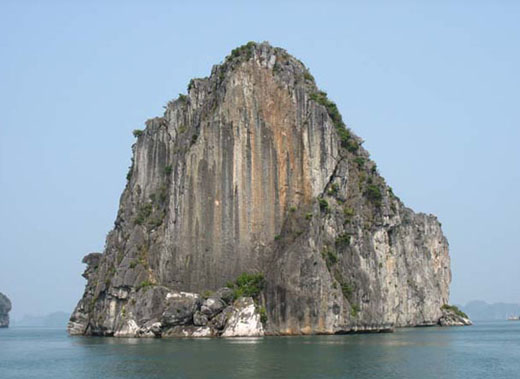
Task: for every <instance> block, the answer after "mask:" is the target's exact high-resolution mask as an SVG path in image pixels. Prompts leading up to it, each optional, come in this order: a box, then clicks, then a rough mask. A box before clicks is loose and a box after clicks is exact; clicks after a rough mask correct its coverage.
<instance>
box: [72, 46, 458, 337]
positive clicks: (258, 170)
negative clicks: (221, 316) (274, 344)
mask: <svg viewBox="0 0 520 379" xmlns="http://www.w3.org/2000/svg"><path fill="white" fill-rule="evenodd" d="M134 134H135V135H136V137H137V142H136V143H135V145H134V146H133V153H134V154H133V160H132V166H131V167H130V171H129V173H128V183H127V185H126V187H125V190H124V192H123V194H122V196H121V200H120V207H119V211H118V215H117V218H116V221H115V226H114V229H113V230H112V231H111V232H110V233H109V235H108V237H107V240H106V247H105V251H104V252H103V254H98V253H94V254H90V255H88V256H87V257H85V259H84V262H85V263H87V265H88V267H87V270H86V272H85V273H84V276H85V277H86V278H87V280H88V283H87V286H86V290H85V293H84V296H83V298H82V299H81V300H80V302H79V303H78V306H77V308H76V310H75V311H74V313H73V315H72V317H71V322H70V323H69V332H70V333H72V334H100V335H113V334H117V333H118V332H119V333H121V331H122V330H126V329H128V328H129V326H128V325H131V327H132V328H133V329H132V328H131V329H132V330H134V331H135V330H138V329H139V328H141V329H140V330H148V329H146V328H147V327H150V328H151V326H152V325H155V328H156V329H157V328H159V329H161V330H162V332H164V328H165V325H163V324H162V323H161V318H164V312H165V309H166V308H167V307H168V306H171V305H168V301H169V300H168V299H170V298H171V297H172V296H174V295H171V294H179V293H181V292H180V291H187V292H189V293H195V292H198V293H201V292H203V291H209V290H211V291H214V290H217V289H218V288H220V287H223V286H224V285H225V284H226V283H227V282H228V281H233V280H234V279H235V278H237V277H238V276H239V275H240V274H241V273H244V272H251V273H253V272H257V273H263V274H264V276H265V280H264V286H263V290H262V292H261V293H260V295H259V296H258V297H257V299H256V302H257V304H258V305H257V308H259V309H260V308H261V309H262V310H263V309H264V308H265V318H264V326H263V330H265V333H268V334H307V333H347V332H351V331H364V330H384V329H387V328H391V327H399V326H410V325H433V324H436V323H438V322H439V319H440V318H441V316H442V311H441V306H443V305H444V304H446V303H447V302H448V297H449V283H450V280H451V273H450V260H449V254H448V243H447V240H446V238H445V237H444V236H443V234H442V230H441V225H440V223H439V222H438V221H437V219H436V218H435V216H432V215H425V214H421V213H419V214H417V213H414V212H413V211H412V210H410V209H408V208H406V207H405V206H404V205H403V203H402V202H401V201H400V200H399V198H398V197H396V196H395V195H394V194H393V192H392V190H391V188H390V187H388V186H387V184H386V183H385V181H384V179H383V178H382V177H381V176H380V175H379V173H378V170H377V167H376V165H375V163H374V162H373V161H371V160H370V158H369V154H368V152H367V151H366V150H365V149H364V148H363V147H362V140H361V139H360V138H359V137H357V136H356V135H354V134H353V133H352V132H351V131H350V130H349V129H347V128H346V126H345V125H344V124H343V121H342V119H341V115H340V114H339V112H338V110H337V108H336V106H335V104H334V103H333V102H331V101H330V100H328V99H327V95H326V94H325V93H324V92H321V91H319V90H318V88H317V87H316V84H315V82H314V78H313V77H312V75H311V74H310V73H309V71H308V70H307V69H306V68H305V66H304V65H303V64H302V63H301V62H300V61H298V60H297V59H295V58H293V57H291V56H290V55H288V54H287V53H286V52H285V51H284V50H282V49H279V48H273V47H272V46H270V45H269V44H267V43H262V44H255V43H249V44H247V45H245V46H242V47H240V48H238V49H235V50H233V52H232V53H231V54H230V55H229V56H228V57H227V58H226V60H225V61H224V63H223V64H221V65H217V66H214V67H213V69H212V72H211V75H210V77H208V78H203V79H194V80H192V81H191V82H190V83H189V86H188V94H187V95H180V96H179V98H178V99H176V100H174V101H172V102H170V103H169V104H168V105H167V107H166V110H165V112H164V115H163V116H162V117H158V118H154V119H151V120H149V121H148V122H147V123H146V128H145V130H144V131H139V130H136V131H134ZM169 294H170V295H171V296H170V295H169ZM192 295H193V296H198V295H195V294H192ZM168 296H170V297H168ZM175 296H180V295H175ZM190 296H191V295H190ZM200 301H202V299H201V300H200ZM196 303H197V304H195V305H193V306H192V308H190V309H191V310H192V314H195V313H196V312H200V307H201V303H200V302H199V301H198V302H196ZM238 303H239V304H245V303H247V301H246V300H245V299H239V301H238ZM227 306H228V307H232V306H233V304H232V302H231V303H230V304H227ZM180 309H181V311H180V312H182V310H185V309H186V308H185V307H184V305H183V306H182V307H181V308H180ZM242 310H243V309H242ZM239 311H240V310H239ZM239 311H237V312H239ZM197 315H198V316H197V317H195V316H193V317H194V318H197V320H201V319H204V317H202V316H201V315H200V314H199V313H197ZM199 316H200V317H199ZM257 316H258V315H254V317H257ZM215 317H216V316H215ZM252 317H253V316H252ZM226 320H227V318H226ZM178 325H181V324H177V326H175V325H170V328H171V327H178ZM182 325H192V326H190V327H191V328H192V329H193V327H194V326H193V325H194V324H193V320H188V321H187V322H186V323H185V324H182ZM222 327H223V326H222ZM125 328H126V329H125ZM143 328H144V329H143ZM221 329H222V328H221ZM221 329H220V330H221ZM190 330H191V329H190ZM190 333H191V332H190ZM134 334H135V333H134ZM162 334H163V335H167V334H168V333H162ZM173 335H176V333H173ZM190 335H191V334H190Z"/></svg>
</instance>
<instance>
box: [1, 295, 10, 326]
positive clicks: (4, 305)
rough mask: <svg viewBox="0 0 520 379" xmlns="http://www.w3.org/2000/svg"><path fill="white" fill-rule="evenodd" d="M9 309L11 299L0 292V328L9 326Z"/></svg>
mask: <svg viewBox="0 0 520 379" xmlns="http://www.w3.org/2000/svg"><path fill="white" fill-rule="evenodd" d="M10 311H11V301H10V300H9V298H8V297H7V296H5V295H4V294H3V293H2V292H0V328H7V327H9V312H10Z"/></svg>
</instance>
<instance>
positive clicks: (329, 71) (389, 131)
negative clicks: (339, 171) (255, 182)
mask: <svg viewBox="0 0 520 379" xmlns="http://www.w3.org/2000/svg"><path fill="white" fill-rule="evenodd" d="M139 3H140V4H138V2H134V3H132V2H130V1H124V2H123V1H111V2H110V1H88V2H87V1H85V2H82V3H81V4H80V2H79V1H78V2H69V1H45V2H43V1H20V0H16V1H15V0H13V1H6V0H2V1H1V2H0V54H1V56H0V58H1V59H0V215H1V217H0V291H1V292H4V293H6V294H7V295H8V296H9V297H10V298H11V300H12V301H13V311H12V315H13V316H14V318H18V317H20V316H22V315H23V314H25V313H33V314H42V313H47V312H52V311H56V310H63V311H67V312H69V311H72V309H73V307H74V306H75V304H76V302H77V300H78V299H79V298H80V296H81V294H82V291H83V287H84V285H85V280H84V279H83V278H82V277H81V273H82V272H83V269H84V266H83V265H82V264H81V259H82V257H83V256H84V255H85V254H86V253H88V252H92V251H101V250H102V249H103V245H104V239H105V236H106V234H107V232H108V231H109V230H110V229H111V227H112V225H113V221H114V219H115V216H116V211H117V207H118V202H119V196H120V194H121V192H122V190H123V188H124V185H125V175H126V172H127V168H128V166H129V165H130V156H131V150H130V146H131V144H132V143H133V140H134V139H133V137H132V130H133V129H136V128H142V127H143V123H144V121H145V120H146V119H147V118H151V117H154V116H158V115H161V114H162V111H163V108H162V107H163V105H165V104H166V103H167V102H168V101H169V100H170V99H172V98H174V97H176V96H177V94H178V93H179V92H186V86H187V84H188V82H189V80H190V78H193V77H203V76H207V75H209V73H210V70H211V66H212V65H213V64H216V63H219V62H221V61H222V60H223V58H224V57H225V56H226V55H227V54H228V53H229V52H230V50H231V49H233V48H234V47H236V46H238V45H241V44H243V43H246V42H248V41H250V40H254V41H264V40H267V41H270V42H271V43H272V44H273V45H276V46H280V47H283V48H286V49H287V50H288V52H289V53H291V54H293V55H294V56H296V57H297V58H299V59H301V60H302V61H303V62H304V63H305V64H306V65H307V66H308V67H309V68H310V70H311V72H312V73H313V75H314V76H315V78H316V82H317V84H318V85H319V86H320V87H321V88H322V89H323V90H325V91H327V92H328V93H329V97H330V98H331V99H333V100H334V101H335V102H336V103H337V104H338V106H339V109H340V111H341V112H342V114H343V118H344V120H345V121H346V122H347V123H348V125H349V126H350V127H351V128H352V129H353V130H354V131H355V132H356V133H357V134H358V135H360V136H361V137H362V138H364V139H365V140H366V142H365V147H366V148H367V149H368V150H369V151H370V152H371V154H372V157H373V158H374V160H375V161H376V162H377V165H378V167H379V169H380V171H381V174H382V175H383V176H384V177H385V178H386V179H387V182H388V183H389V184H390V185H391V186H392V187H393V189H394V192H395V193H396V194H397V195H398V196H399V197H400V198H401V199H402V200H403V201H404V202H405V203H406V204H407V205H408V206H410V207H412V208H414V209H415V210H416V211H423V212H428V213H434V214H436V215H437V216H438V217H439V219H440V221H441V222H442V225H443V229H444V232H445V234H446V236H447V237H448V240H449V242H450V248H451V249H450V250H451V257H452V273H453V282H452V287H451V294H452V295H451V301H452V302H454V303H465V302H467V301H469V300H473V299H482V300H486V301H489V302H495V301H506V302H520V290H519V285H518V282H519V278H520V258H519V253H520V251H519V248H518V241H517V239H518V238H519V235H520V222H519V219H520V200H519V193H520V191H519V186H520V148H519V141H520V125H519V121H518V120H519V119H520V74H519V72H520V22H519V20H520V2H517V1H491V0H490V1H481V2H479V1H469V0H468V1H466V2H463V1H459V2H457V1H446V2H442V1H440V2H439V1H435V2H429V3H430V4H429V5H425V4H426V3H427V2H426V1H424V2H421V3H423V4H422V5H418V3H420V2H418V1H417V2H411V1H410V2H405V1H403V2H395V1H393V2H385V3H386V4H385V3H376V2H371V4H372V5H371V6H367V5H366V4H364V3H367V2H365V1H359V2H346V1H345V2H342V1H337V2H325V1H319V2H317V1H316V2H314V3H315V4H312V3H311V2H309V3H304V2H301V1H299V2H296V1H291V2H289V1H288V2H284V3H282V2H272V3H269V2H265V1H264V2H262V3H263V5H262V6H252V5H250V4H251V3H253V2H250V1H243V2H235V3H232V2H224V1H211V2H207V3H200V5H199V6H196V7H195V6H193V5H189V2H179V3H178V4H174V2H173V1H172V2H167V1H164V2H160V1H141V2H139ZM390 3H391V4H392V5H390Z"/></svg>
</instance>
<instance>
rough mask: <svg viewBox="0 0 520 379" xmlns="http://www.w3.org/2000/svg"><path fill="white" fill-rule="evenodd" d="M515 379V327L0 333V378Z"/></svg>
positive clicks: (518, 334) (519, 367)
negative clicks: (133, 334) (166, 335)
mask: <svg viewBox="0 0 520 379" xmlns="http://www.w3.org/2000/svg"><path fill="white" fill-rule="evenodd" d="M162 377H171V378H421V379H425V378H520V322H514V321H509V322H508V321H503V322H488V323H485V322H482V323H476V324H475V325H474V326H470V327H452V328H437V327H432V328H406V329H398V330H396V331H395V332H394V333H385V334H357V335H337V336H301V337H263V338H232V339H224V338H208V339H134V338H129V339H123V338H103V337H70V336H68V335H67V334H66V332H65V330H63V329H31V328H16V327H14V328H9V329H0V378H2V379H4V378H162Z"/></svg>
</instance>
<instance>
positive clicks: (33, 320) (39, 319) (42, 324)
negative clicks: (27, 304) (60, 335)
mask: <svg viewBox="0 0 520 379" xmlns="http://www.w3.org/2000/svg"><path fill="white" fill-rule="evenodd" d="M68 321H69V314H68V313H65V312H53V313H49V314H47V315H24V316H23V317H22V318H21V319H19V320H14V322H13V325H14V326H16V327H38V328H63V329H65V328H66V327H67V322H68Z"/></svg>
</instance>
